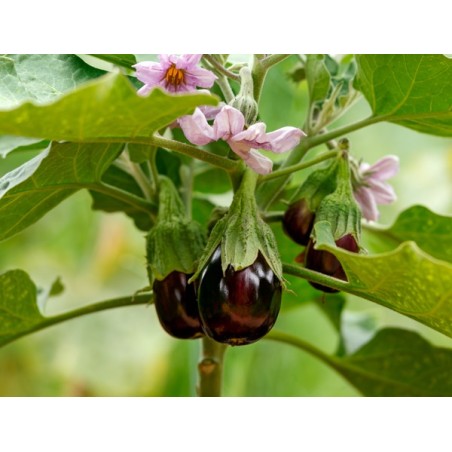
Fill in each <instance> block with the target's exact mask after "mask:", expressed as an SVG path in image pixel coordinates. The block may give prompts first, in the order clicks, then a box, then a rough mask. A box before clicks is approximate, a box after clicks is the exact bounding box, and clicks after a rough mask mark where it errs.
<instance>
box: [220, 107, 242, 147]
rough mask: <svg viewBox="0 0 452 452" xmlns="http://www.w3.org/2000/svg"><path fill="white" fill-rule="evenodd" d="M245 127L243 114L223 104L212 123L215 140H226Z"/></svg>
mask: <svg viewBox="0 0 452 452" xmlns="http://www.w3.org/2000/svg"><path fill="white" fill-rule="evenodd" d="M244 127H245V118H244V116H243V114H242V113H241V112H240V111H239V110H237V109H235V108H232V107H230V106H229V105H226V106H224V107H223V108H222V109H221V111H220V113H218V115H217V117H216V118H215V121H214V123H213V129H214V131H215V139H216V140H225V141H227V140H228V139H229V138H230V137H232V136H234V135H236V134H238V133H239V132H241V131H242V130H243V128H244Z"/></svg>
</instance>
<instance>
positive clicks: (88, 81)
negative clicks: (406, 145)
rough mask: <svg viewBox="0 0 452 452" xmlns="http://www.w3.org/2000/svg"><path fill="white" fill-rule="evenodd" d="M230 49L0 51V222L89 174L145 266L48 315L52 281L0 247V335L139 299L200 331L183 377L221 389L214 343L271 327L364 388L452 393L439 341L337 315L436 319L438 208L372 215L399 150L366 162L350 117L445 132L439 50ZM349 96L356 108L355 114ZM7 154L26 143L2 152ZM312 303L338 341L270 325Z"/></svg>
mask: <svg viewBox="0 0 452 452" xmlns="http://www.w3.org/2000/svg"><path fill="white" fill-rule="evenodd" d="M243 61H245V59H244V58H243V57H242V58H240V59H236V56H234V55H224V54H221V55H220V54H203V55H202V54H185V55H174V54H171V55H163V54H162V55H158V56H156V57H155V59H154V60H152V61H149V60H147V59H143V58H141V57H140V56H139V55H120V54H118V55H90V56H88V55H2V56H0V156H1V157H2V159H3V161H4V162H7V163H8V162H13V163H11V164H10V166H9V170H8V171H3V172H2V175H1V177H0V240H2V241H5V240H8V239H10V238H11V237H13V236H15V235H16V234H21V233H22V231H24V230H25V229H27V228H28V227H30V226H31V225H33V224H35V223H36V222H39V221H40V220H41V218H42V217H44V216H45V215H46V214H47V213H48V212H50V211H51V210H52V209H54V208H55V207H56V206H58V205H59V204H60V203H62V202H63V201H64V200H65V199H66V198H68V197H70V196H71V195H73V194H74V193H76V192H78V191H80V190H87V191H88V192H89V194H90V196H91V198H92V209H93V210H97V211H102V212H104V214H105V215H106V216H108V215H109V214H111V213H114V212H116V213H118V212H119V213H122V214H124V215H126V216H127V217H128V218H130V220H131V221H133V224H134V226H135V231H136V233H137V234H138V235H141V236H142V237H144V238H145V240H144V241H143V253H142V255H143V257H144V256H145V259H144V258H143V266H144V267H145V273H146V274H147V276H148V278H147V281H145V280H143V281H142V285H141V286H137V287H136V291H135V293H131V294H130V296H126V297H118V298H113V299H109V300H106V301H100V302H98V303H94V304H89V305H85V306H84V307H81V308H79V309H75V310H70V311H66V312H63V313H60V314H56V315H49V314H47V311H46V309H47V308H46V306H45V303H43V302H42V300H43V298H44V299H47V298H49V297H51V296H52V295H54V294H55V293H59V292H61V291H62V290H63V289H62V285H61V283H60V281H59V280H58V281H57V283H55V284H54V285H53V286H52V287H51V288H50V289H43V288H39V289H38V287H37V285H36V284H35V283H34V282H33V280H32V276H29V275H28V274H27V273H26V272H25V271H24V270H21V269H9V265H8V262H7V261H4V260H1V261H0V265H1V266H2V267H5V268H1V269H0V270H1V272H2V273H1V274H0V346H1V347H3V346H6V345H8V344H10V343H11V342H13V341H16V340H18V339H20V338H22V337H23V336H26V335H29V334H31V333H34V332H36V331H39V330H42V329H44V328H47V327H51V326H52V325H56V324H59V323H61V322H64V321H67V320H70V319H75V318H77V317H80V316H85V315H89V314H93V313H96V312H99V311H104V310H107V309H111V308H117V307H128V308H129V309H134V310H138V309H142V310H143V315H145V316H149V318H151V316H156V317H157V318H158V320H159V322H160V325H161V327H162V333H161V334H162V335H165V334H169V335H170V336H172V337H173V338H176V339H177V340H181V341H188V342H189V341H192V342H193V343H195V342H198V343H199V356H200V358H199V363H198V366H197V369H196V372H197V383H196V388H197V389H196V391H197V393H198V395H200V396H219V395H221V394H222V386H223V384H222V377H223V374H224V367H225V366H227V365H228V353H227V351H228V349H230V348H231V347H234V348H235V347H236V349H235V350H234V353H240V352H241V351H242V350H245V348H247V347H258V346H259V344H260V343H261V342H268V341H273V342H277V343H279V344H280V347H287V346H292V347H296V348H298V349H299V350H300V353H307V354H309V355H311V356H312V357H314V358H315V359H318V360H320V361H321V362H322V363H323V364H325V365H326V366H328V367H330V368H331V369H332V370H333V371H334V372H336V373H338V374H339V375H340V376H341V378H343V379H345V380H346V381H347V382H348V383H349V384H350V385H351V386H353V387H354V388H355V389H356V390H357V391H358V392H359V393H361V394H362V395H365V396H451V395H452V372H451V370H452V349H451V348H447V347H442V346H436V345H433V344H431V343H430V342H429V341H428V340H427V339H426V338H424V336H423V335H422V331H424V330H422V329H420V330H419V331H420V332H418V331H412V330H408V329H404V328H402V327H385V328H381V329H379V330H375V331H372V334H370V337H366V339H365V340H364V341H361V342H360V343H359V344H358V345H357V346H356V347H353V348H352V347H349V346H348V345H347V344H348V337H349V334H350V332H349V330H348V325H347V323H346V322H345V321H344V317H345V316H346V313H347V309H348V308H347V306H348V303H349V302H350V300H351V299H353V302H355V303H356V300H359V303H361V304H362V305H363V306H364V305H368V304H376V305H380V306H382V309H386V310H392V311H394V312H396V313H398V314H399V315H400V316H401V317H402V316H405V317H408V318H410V319H412V320H414V321H415V322H417V323H418V324H423V325H424V326H426V327H428V328H430V329H432V330H436V331H437V332H439V333H441V334H442V335H444V337H445V338H450V337H452V299H451V295H452V217H451V216H448V215H447V213H449V214H450V213H452V212H446V214H443V215H440V214H437V213H434V212H433V211H432V210H430V209H429V208H428V206H422V205H417V204H416V200H415V199H413V200H412V204H414V205H412V206H411V207H409V208H407V209H405V210H403V211H400V212H399V213H398V217H397V219H396V220H395V221H394V223H393V224H392V225H391V226H383V225H381V224H380V223H379V218H380V207H379V206H381V205H388V204H392V203H395V201H396V200H397V193H396V190H395V189H394V188H393V186H392V185H391V181H397V178H398V172H399V169H400V168H401V167H402V169H403V163H404V162H403V161H402V163H401V159H400V157H399V156H398V155H397V152H393V153H391V154H390V155H386V156H383V157H382V158H380V159H379V160H378V161H376V162H374V161H372V162H369V163H368V162H367V160H369V158H368V156H367V155H366V150H365V149H355V146H354V140H355V137H356V135H355V134H354V132H356V131H361V130H362V129H366V128H368V127H371V126H372V125H375V124H377V123H382V122H388V123H392V124H394V125H397V126H400V127H405V128H408V129H411V130H412V131H413V133H419V134H429V135H434V136H436V137H441V138H442V139H444V140H449V144H450V138H451V137H452V59H450V58H447V57H446V56H443V55H342V56H330V55H286V54H270V55H250V56H249V58H248V62H247V63H244V62H243ZM112 62H113V63H112ZM106 63H107V64H106ZM272 84H277V86H278V88H277V89H274V88H273V90H272ZM283 89H286V90H289V91H288V92H291V93H295V92H296V93H298V94H297V96H298V95H299V97H297V99H298V100H300V99H301V101H297V103H295V102H294V103H290V102H291V97H290V96H289V97H288V96H286V97H285V99H286V104H284V102H283V100H282V99H283V98H284V96H279V95H275V93H278V92H279V91H278V90H283ZM270 92H271V93H273V94H271V96H270V95H268V94H267V93H270ZM267 95H268V96H269V97H268V99H265V96H267ZM293 95H295V94H293ZM287 99H289V100H288V101H287ZM287 102H289V103H287ZM358 103H361V104H364V103H366V104H367V109H368V110H369V111H370V113H369V115H368V116H367V117H364V118H362V119H358V120H355V119H353V117H354V115H353V114H352V113H353V111H354V109H355V106H356V105H357V104H358ZM263 105H270V106H271V108H263V107H262V106H263ZM288 105H290V107H291V108H292V110H293V111H292V114H291V116H290V118H288V117H286V116H285V112H286V111H287V106H288ZM294 117H295V118H296V123H295V122H294V120H293V118H294ZM363 133H365V131H363ZM389 138H390V137H389ZM394 148H395V147H394ZM24 151H26V152H25V154H24ZM280 154H281V155H280ZM20 155H27V156H28V157H27V159H26V160H25V161H24V162H22V163H21V164H19V165H17V166H14V162H15V160H14V159H15V158H16V157H17V156H20ZM425 171H426V172H427V171H428V168H425ZM411 183H412V184H413V186H414V184H415V183H416V181H414V180H413V181H412V182H411ZM449 188H450V187H449ZM407 190H408V191H409V190H410V187H407ZM444 190H447V187H444ZM220 195H221V196H220ZM396 206H397V205H396ZM201 210H202V213H201ZM80 233H81V234H83V233H84V232H83V231H80ZM0 246H1V245H0ZM0 254H1V252H0ZM56 276H58V275H55V277H56ZM63 283H64V281H63ZM289 299H290V300H291V301H290V302H289ZM309 303H311V304H312V303H313V304H315V305H316V306H317V307H319V308H320V310H321V312H322V313H323V314H324V315H325V316H326V319H328V320H329V321H331V322H332V328H333V329H334V331H335V335H336V340H337V347H336V350H335V351H333V352H331V350H329V351H326V350H324V349H323V348H322V347H320V346H318V345H317V344H315V343H312V342H310V341H309V340H308V339H307V338H306V337H304V335H303V331H302V330H300V331H298V332H297V333H296V334H294V333H293V331H292V330H290V331H289V330H286V329H285V328H284V323H282V324H281V325H282V327H279V321H278V315H279V314H280V311H281V312H286V314H285V315H287V316H290V315H291V310H290V309H297V308H303V306H306V305H307V304H309ZM289 304H290V305H291V306H292V307H291V308H290V309H289V307H288V306H289ZM147 306H150V308H151V309H148V310H144V308H145V307H147ZM154 308H155V310H154ZM286 309H287V311H286ZM130 328H131V329H133V328H134V326H133V325H130ZM445 340H447V339H445ZM250 344H254V345H250ZM449 344H450V342H449ZM272 358H274V357H273V356H269V357H268V366H272V364H271V363H272ZM1 360H2V350H0V362H1ZM281 365H283V364H281ZM287 375H289V372H288V373H287ZM288 378H289V376H288ZM280 383H281V382H280Z"/></svg>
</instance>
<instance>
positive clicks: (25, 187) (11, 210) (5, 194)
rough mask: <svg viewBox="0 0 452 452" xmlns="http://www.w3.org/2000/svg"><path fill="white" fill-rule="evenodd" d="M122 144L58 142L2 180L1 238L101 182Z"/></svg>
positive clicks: (0, 191) (24, 226)
mask: <svg viewBox="0 0 452 452" xmlns="http://www.w3.org/2000/svg"><path fill="white" fill-rule="evenodd" d="M121 147H122V145H120V144H76V143H54V144H53V145H52V147H51V148H49V149H47V150H46V151H44V152H42V153H41V154H39V155H38V156H36V157H35V158H34V159H32V160H30V161H28V162H26V163H25V164H24V165H22V166H20V167H19V168H16V169H15V170H13V171H11V172H10V173H7V174H5V176H3V177H2V178H1V179H0V218H1V219H2V221H1V222H0V240H4V239H6V238H8V237H10V236H12V235H14V234H16V233H18V232H20V231H21V230H23V229H25V228H26V227H28V226H30V225H31V224H33V223H35V222H36V221H37V220H39V219H40V218H41V217H42V216H43V215H44V214H46V213H47V212H48V211H49V210H51V209H53V208H54V207H55V206H56V205H57V204H59V203H60V202H61V201H63V200H64V199H65V198H67V197H68V196H70V195H71V194H73V193H75V192H76V191H77V190H79V189H81V188H84V187H86V188H94V187H95V186H97V185H96V184H99V185H100V180H101V177H102V174H103V173H104V171H105V170H106V169H107V168H108V166H109V165H110V164H111V162H112V161H113V160H114V159H115V158H116V157H117V156H118V154H119V152H120V151H121Z"/></svg>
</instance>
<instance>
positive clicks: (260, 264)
mask: <svg viewBox="0 0 452 452" xmlns="http://www.w3.org/2000/svg"><path fill="white" fill-rule="evenodd" d="M281 291H282V288H281V283H280V281H279V279H278V278H277V277H276V275H275V274H274V273H273V271H272V270H271V268H270V266H269V265H268V263H267V261H266V260H265V258H264V257H263V256H262V254H261V253H260V252H259V254H258V256H257V258H256V260H255V261H254V263H253V264H251V265H250V266H248V267H246V268H244V269H243V270H238V271H234V270H233V268H232V267H231V266H229V267H228V268H227V269H226V272H225V274H223V271H222V268H221V248H220V247H218V248H217V249H216V250H215V252H214V253H213V255H212V257H211V259H210V261H209V262H208V264H207V266H206V267H205V268H204V270H203V272H202V274H201V281H200V284H199V298H198V307H199V314H200V317H201V321H202V325H203V329H204V332H205V334H206V335H207V336H209V337H210V338H212V339H214V340H215V341H217V342H223V343H226V344H230V345H245V344H250V343H252V342H255V341H257V340H258V339H260V338H262V337H263V336H265V335H266V334H267V333H268V332H269V331H270V329H271V328H272V327H273V325H274V323H275V322H276V319H277V317H278V313H279V308H280V305H281Z"/></svg>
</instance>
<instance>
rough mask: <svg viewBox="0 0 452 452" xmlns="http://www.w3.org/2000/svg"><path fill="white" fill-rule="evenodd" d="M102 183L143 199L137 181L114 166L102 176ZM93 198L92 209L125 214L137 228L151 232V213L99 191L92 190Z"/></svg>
mask: <svg viewBox="0 0 452 452" xmlns="http://www.w3.org/2000/svg"><path fill="white" fill-rule="evenodd" d="M102 182H105V183H106V184H108V185H109V186H111V187H117V188H119V189H121V190H123V191H125V192H127V193H131V194H133V195H135V196H139V197H143V192H142V191H141V188H140V187H139V185H138V184H137V182H136V180H135V179H134V178H133V177H132V176H131V175H130V174H128V173H126V172H125V171H123V170H122V169H120V168H118V167H117V166H115V165H114V164H113V165H112V166H110V167H109V168H108V169H107V171H105V173H104V175H103V176H102ZM90 195H91V197H92V198H93V205H92V208H93V209H94V210H102V211H104V212H109V213H113V212H124V213H125V214H126V215H127V216H129V217H130V218H132V219H133V221H134V223H135V226H136V227H137V228H138V229H140V230H142V231H145V232H146V231H149V229H150V228H151V226H152V225H153V221H152V218H151V217H150V216H149V212H145V211H144V210H143V209H142V208H139V207H138V206H134V205H131V204H130V203H127V202H125V201H124V200H121V199H117V198H115V197H112V196H110V195H109V194H108V193H100V192H99V191H95V190H90Z"/></svg>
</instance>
